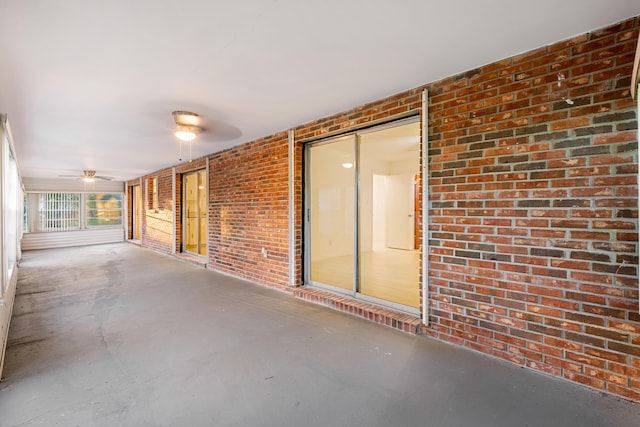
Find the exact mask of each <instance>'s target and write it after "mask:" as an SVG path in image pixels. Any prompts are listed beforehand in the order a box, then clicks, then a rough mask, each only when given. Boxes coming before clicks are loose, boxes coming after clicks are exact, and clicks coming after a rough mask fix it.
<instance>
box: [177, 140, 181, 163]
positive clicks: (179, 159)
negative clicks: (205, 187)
mask: <svg viewBox="0 0 640 427" xmlns="http://www.w3.org/2000/svg"><path fill="white" fill-rule="evenodd" d="M179 146H180V157H179V158H178V161H179V162H181V161H182V141H180V144H179Z"/></svg>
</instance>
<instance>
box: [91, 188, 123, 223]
mask: <svg viewBox="0 0 640 427" xmlns="http://www.w3.org/2000/svg"><path fill="white" fill-rule="evenodd" d="M85 206H86V212H87V227H104V226H109V225H121V224H122V194H112V193H107V194H87V195H86V197H85Z"/></svg>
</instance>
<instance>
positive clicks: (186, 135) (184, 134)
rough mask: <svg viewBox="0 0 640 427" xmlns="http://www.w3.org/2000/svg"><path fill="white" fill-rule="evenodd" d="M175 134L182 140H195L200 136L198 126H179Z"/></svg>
mask: <svg viewBox="0 0 640 427" xmlns="http://www.w3.org/2000/svg"><path fill="white" fill-rule="evenodd" d="M175 135H176V137H177V138H178V139H179V140H180V141H186V142H188V141H193V140H194V139H195V138H196V136H198V128H197V127H196V126H178V128H177V129H176V132H175Z"/></svg>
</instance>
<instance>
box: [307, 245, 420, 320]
mask: <svg viewBox="0 0 640 427" xmlns="http://www.w3.org/2000/svg"><path fill="white" fill-rule="evenodd" d="M353 271H354V266H353V256H352V255H347V256H339V257H333V258H325V259H321V260H314V261H312V262H311V280H312V281H314V282H319V283H323V284H327V285H332V286H336V287H339V288H343V289H347V290H352V289H353V280H354V279H353V276H354V275H353ZM359 292H360V293H361V294H363V295H367V296H371V297H375V298H380V299H383V300H386V301H391V302H394V303H398V304H402V305H406V306H409V307H414V308H419V307H420V251H418V250H414V251H406V250H400V249H389V248H383V249H378V250H374V251H371V252H365V253H363V254H362V255H361V256H360V290H359Z"/></svg>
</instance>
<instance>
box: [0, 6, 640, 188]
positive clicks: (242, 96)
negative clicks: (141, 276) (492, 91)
mask: <svg viewBox="0 0 640 427" xmlns="http://www.w3.org/2000/svg"><path fill="white" fill-rule="evenodd" d="M638 14H640V2H638V0H607V1H603V0H563V1H558V0H537V1H528V2H521V1H514V0H484V1H480V0H448V1H429V0H393V1H391V0H324V1H314V2H309V1H303V0H244V1H242V0H236V1H231V0H229V1H212V0H181V1H175V0H172V1H167V0H148V1H144V0H109V1H96V0H60V1H51V0H20V1H10V0H0V40H2V44H1V48H0V113H6V114H8V117H9V121H10V123H11V126H12V131H13V137H14V144H15V146H16V151H17V156H18V161H19V163H20V169H21V172H22V175H23V176H25V177H57V176H58V175H61V174H70V173H77V172H80V171H82V170H83V169H95V170H97V171H98V174H100V175H111V176H114V177H116V179H120V180H123V179H129V178H134V177H137V176H140V175H142V174H145V173H148V172H151V171H154V170H157V169H160V168H162V167H166V166H170V165H173V164H176V163H177V162H178V143H177V142H176V140H175V137H174V136H173V135H172V133H171V131H172V128H173V121H172V117H171V112H172V111H173V110H178V109H181V110H189V111H194V112H196V113H198V114H200V115H201V116H202V117H203V120H204V124H205V126H206V127H207V129H208V132H207V133H206V134H204V135H202V136H201V137H200V138H199V140H198V142H196V143H195V144H194V146H193V157H197V156H201V155H204V154H207V153H212V152H216V151H219V150H222V149H224V148H227V147H230V146H233V145H238V144H241V143H244V142H247V141H251V140H253V139H256V138H259V137H262V136H267V135H270V134H272V133H275V132H278V131H282V130H286V129H289V128H291V127H294V126H296V125H299V124H303V123H305V122H308V121H311V120H314V119H317V118H320V117H323V116H327V115H330V114H334V113H338V112H341V111H343V110H346V109H349V108H352V107H355V106H358V105H361V104H363V103H366V102H369V101H374V100H377V99H380V98H383V97H386V96H389V95H392V94H395V93H398V92H401V91H404V90H407V89H410V88H413V87H416V86H420V85H422V84H424V83H428V82H432V81H435V80H438V79H441V78H443V77H446V76H450V75H454V74H457V73H460V72H462V71H466V70H469V69H472V68H475V67H478V66H480V65H484V64H487V63H490V62H493V61H496V60H499V59H502V58H505V57H509V56H511V55H514V54H517V53H521V52H525V51H527V50H530V49H534V48H537V47H541V46H545V45H547V44H550V43H553V42H555V41H558V40H563V39H566V38H568V37H571V36H574V35H578V34H581V33H584V32H587V31H589V30H592V29H596V28H601V27H604V26H606V25H609V24H611V23H615V22H618V21H621V20H623V19H626V18H629V17H632V16H636V15H638Z"/></svg>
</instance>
